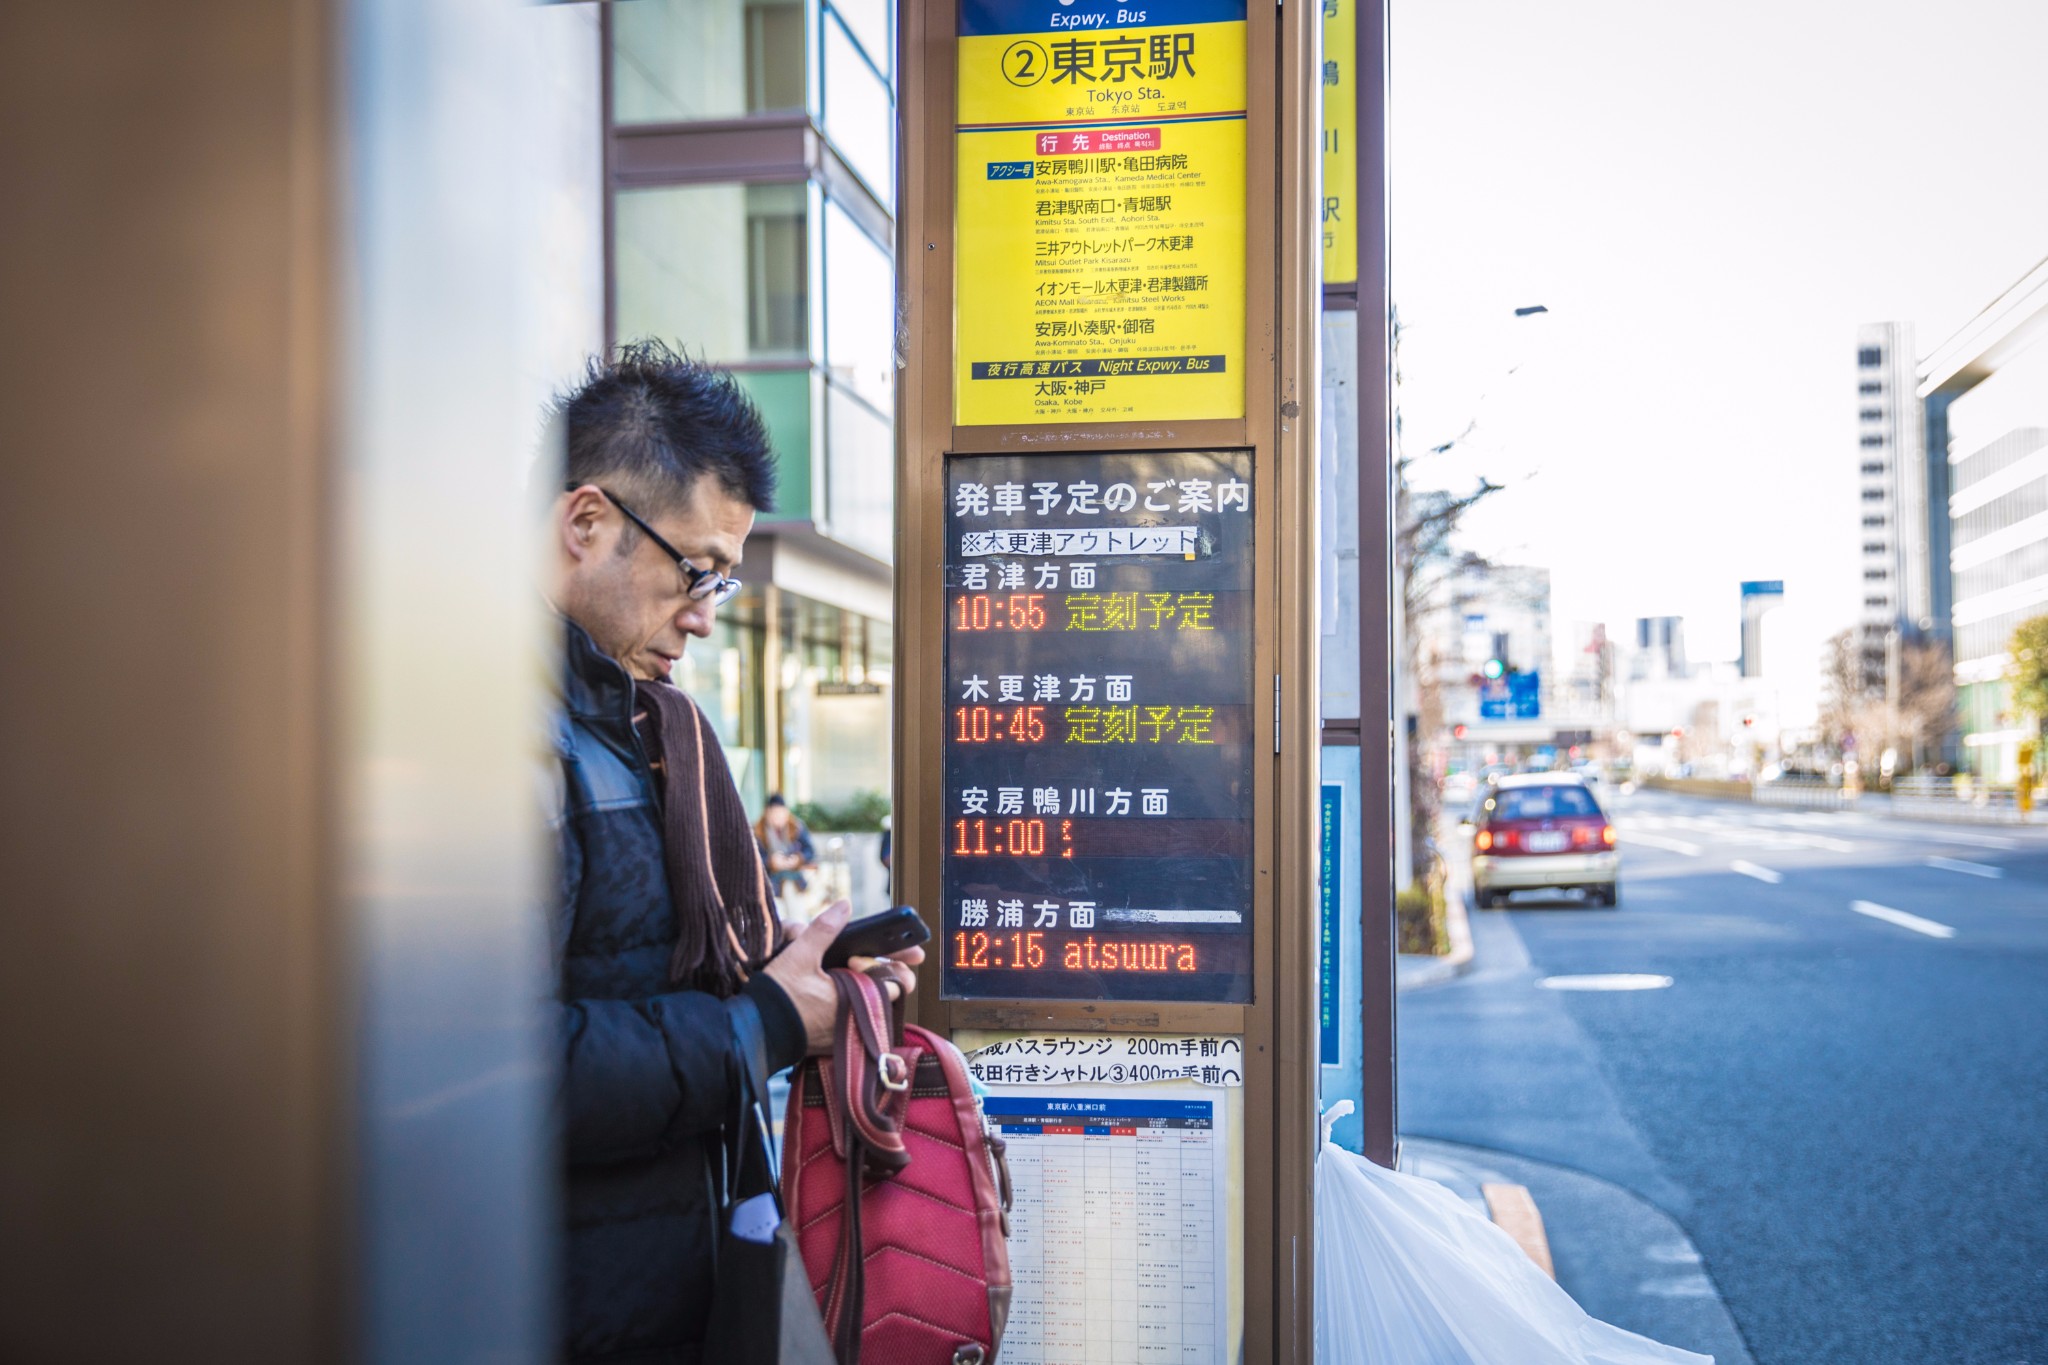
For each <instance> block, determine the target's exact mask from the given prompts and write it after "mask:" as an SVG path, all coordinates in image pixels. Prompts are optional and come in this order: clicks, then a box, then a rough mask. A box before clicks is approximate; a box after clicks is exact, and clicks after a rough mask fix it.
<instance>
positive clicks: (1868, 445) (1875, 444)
mask: <svg viewBox="0 0 2048 1365" xmlns="http://www.w3.org/2000/svg"><path fill="white" fill-rule="evenodd" d="M1861 444H1862V445H1863V447H1864V448H1865V449H1866V450H1874V449H1877V448H1879V447H1881V446H1883V445H1884V437H1882V436H1865V437H1864V438H1863V439H1862V442H1861Z"/></svg>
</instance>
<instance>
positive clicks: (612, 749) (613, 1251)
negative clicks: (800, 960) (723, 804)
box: [552, 623, 804, 1365]
mask: <svg viewBox="0 0 2048 1365" xmlns="http://www.w3.org/2000/svg"><path fill="white" fill-rule="evenodd" d="M565 624H566V625H567V634H568V659H567V664H568V666H567V668H566V670H565V673H564V677H563V689H562V709H561V712H560V713H559V715H558V716H557V717H556V720H555V727H554V728H555V748H556V750H557V752H558V755H559V757H560V760H561V774H562V784H561V786H560V788H559V789H558V792H557V797H558V806H557V810H556V812H555V815H556V819H555V829H556V835H557V843H558V848H559V853H560V871H561V884H560V890H559V894H558V895H557V896H556V898H555V903H554V906H553V907H552V915H553V926H552V927H553V931H554V953H555V965H556V972H557V979H556V998H557V1002H558V1006H559V1014H560V1021H559V1022H560V1032H561V1040H562V1043H561V1045H562V1050H563V1051H562V1092H561V1120H560V1121H561V1124H562V1142H563V1146H564V1148H565V1149H566V1155H567V1158H568V1183H567V1205H568V1208H567V1213H568V1240H567V1243H566V1245H565V1247H564V1270H565V1272H566V1275H567V1286H566V1295H565V1299H564V1303H563V1308H564V1316H565V1322H564V1335H565V1338H566V1347H565V1354H566V1355H567V1357H568V1358H569V1359H572V1360H575V1361H579V1362H581V1361H590V1362H599V1361H602V1362H605V1365H683V1363H684V1362H690V1363H691V1365H694V1362H696V1361H697V1360H698V1359H699V1351H698V1343H699V1342H701V1341H702V1340H703V1336H704V1323H705V1315H706V1313H707V1311H708V1309H709V1307H710V1302H711V1245H712V1241H711V1239H712V1231H713V1210H714V1209H715V1208H716V1193H715V1191H714V1189H713V1184H712V1182H713V1181H714V1180H715V1179H716V1178H717V1172H718V1169H719V1168H718V1166H717V1164H716V1163H717V1160H718V1151H719V1144H720V1130H721V1125H723V1124H724V1123H725V1122H726V1120H727V1116H728V1115H729V1113H730V1112H731V1107H732V1104H733V1096H734V1085H735V1083H736V1081H737V1078H738V1076H739V1074H740V1073H739V1071H738V1067H739V1054H738V1050H737V1045H736V1043H735V1035H734V1027H735V1017H736V1016H738V1015H740V1014H743V1013H747V1012H752V1013H754V1014H755V1015H756V1016H757V1017H758V1018H759V1020H760V1024H761V1029H762V1032H763V1033H764V1034H765V1036H766V1038H767V1040H768V1061H769V1066H770V1068H771V1069H772V1070H780V1069H781V1068H783V1067H786V1066H789V1065H792V1064H794V1063H795V1062H796V1061H798V1060H799V1059H801V1057H802V1056H803V1053H804V1030H803V1022H802V1020H801V1019H799V1018H798V1016H797V1013H796V1010H795V1008H794V1007H793V1006H792V1005H791V1004H790V1003H789V998H788V997H787V996H786V995H784V994H783V992H782V990H781V989H780V988H779V987H777V986H776V985H775V984H774V982H772V981H770V980H769V979H768V978H767V977H766V976H765V975H758V974H757V975H756V976H755V978H754V980H753V981H752V982H751V983H750V984H749V985H748V987H747V989H746V990H745V991H744V992H742V993H741V994H739V995H737V996H734V997H733V998H731V999H729V1000H721V999H719V998H718V997H716V996H712V995H707V994H705V993H703V992H701V991H687V990H677V989H674V988H673V987H672V986H671V985H670V983H669V979H668V973H669V954H670V952H671V950H672V949H673V948H674V946H675V941H676V914H675V908H674V906H673V905H672V904H671V903H670V900H669V890H668V880H667V875H666V873H665V871H664V870H663V863H662V855H661V826H660V818H659V817H660V811H659V808H658V806H657V804H656V803H657V798H656V795H655V785H654V780H653V775H652V773H651V772H650V771H649V770H648V766H647V759H646V756H645V754H644V753H643V752H642V750H641V747H640V740H639V737H638V735H637V734H636V733H635V731H634V727H633V706H634V702H633V685H632V681H631V679H630V678H629V677H628V676H627V674H626V671H625V670H624V669H623V668H621V667H620V666H619V664H618V663H616V662H615V661H614V660H612V659H611V658H609V657H607V656H606V655H605V654H603V653H601V652H600V651H599V650H598V648H597V646H596V645H595V644H593V643H592V642H591V639H590V637H589V636H588V635H587V634H585V633H584V631H583V630H582V629H581V628H580V627H578V626H576V625H574V624H573V623H565ZM740 1022H741V1023H742V1024H743V1023H744V1022H745V1021H740Z"/></svg>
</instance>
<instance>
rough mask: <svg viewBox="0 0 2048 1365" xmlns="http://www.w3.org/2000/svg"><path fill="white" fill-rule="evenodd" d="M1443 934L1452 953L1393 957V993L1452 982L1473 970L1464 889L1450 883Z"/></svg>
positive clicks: (1445, 895)
mask: <svg viewBox="0 0 2048 1365" xmlns="http://www.w3.org/2000/svg"><path fill="white" fill-rule="evenodd" d="M1444 933H1445V935H1446V936H1447V937H1448V938H1449V939H1450V940H1451V951H1450V952H1448V953H1446V954H1444V955H1443V956H1442V957H1425V956H1423V955H1422V954H1420V953H1398V954H1396V955H1395V957H1394V989H1395V990H1396V991H1410V990H1414V989H1416V988H1417V987H1420V986H1436V985H1441V984H1442V983H1444V982H1446V981H1451V980H1455V979H1456V978H1458V977H1461V976H1463V975H1464V974H1465V973H1466V972H1469V971H1471V970H1472V922H1471V920H1470V919H1469V918H1467V916H1466V913H1465V887H1464V885H1463V883H1462V882H1458V881H1451V882H1447V883H1446V884H1445V886H1444Z"/></svg>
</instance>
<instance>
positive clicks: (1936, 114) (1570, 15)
mask: <svg viewBox="0 0 2048 1365" xmlns="http://www.w3.org/2000/svg"><path fill="white" fill-rule="evenodd" d="M1390 4H1391V8H1392V29H1393V31H1392V46H1391V52H1392V64H1393V101H1394V103H1393V114H1392V119H1391V122H1390V133H1389V137H1390V147H1389V158H1390V165H1391V173H1392V176H1393V292H1394V300H1395V306H1396V308H1397V309H1398V311H1399V315H1400V318H1401V322H1402V327H1403V331H1402V340H1401V356H1400V361H1401V371H1402V383H1401V390H1400V395H1399V402H1400V409H1401V413H1402V421H1403V428H1404V445H1405V447H1406V449H1407V450H1408V452H1409V453H1410V454H1421V453H1422V452H1424V451H1426V450H1427V449H1428V448H1430V447H1432V446H1435V445H1437V444H1439V443H1441V442H1443V441H1446V440H1449V439H1451V438H1452V437H1455V436H1457V435H1458V434H1459V433H1460V432H1462V431H1464V430H1465V429H1466V427H1467V426H1468V425H1469V424H1471V423H1473V422H1474V420H1475V419H1476V421H1477V425H1476V427H1474V428H1473V430H1472V432H1471V435H1470V436H1469V437H1468V438H1467V439H1466V440H1465V441H1464V442H1462V443H1461V444H1460V445H1458V446H1457V447H1454V448H1453V449H1452V450H1451V451H1449V452H1447V453H1445V454H1443V455H1439V456H1424V457H1423V460H1422V462H1421V464H1420V465H1419V466H1418V467H1417V470H1416V475H1417V483H1418V485H1420V486H1425V487H1427V486H1432V485H1437V486H1448V487H1461V486H1469V485H1470V484H1471V482H1472V481H1473V480H1474V479H1476V477H1477V476H1478V475H1480V474H1482V473H1483V474H1485V475H1487V476H1489V477H1491V478H1492V479H1493V480H1494V482H1496V483H1503V484H1505V485H1507V488H1506V490H1505V491H1503V492H1501V493H1498V494H1496V495H1494V496H1493V497H1492V498H1491V499H1489V500H1488V501H1487V502H1486V503H1485V504H1482V506H1481V507H1479V508H1478V509H1476V510H1475V511H1474V513H1473V514H1472V517H1471V519H1470V521H1469V523H1468V530H1467V534H1466V536H1465V541H1466V543H1467V544H1468V545H1469V546H1470V547H1471V548H1473V549H1477V550H1480V551H1482V552H1484V553H1487V554H1490V555H1492V556H1493V557H1495V558H1496V559H1499V560H1502V561H1505V562H1512V563H1530V564H1541V565H1547V566H1548V567H1549V568H1550V569H1551V570H1552V612H1553V619H1554V621H1555V628H1556V631H1555V633H1556V636H1557V639H1558V640H1559V642H1560V646H1561V647H1568V646H1569V641H1570V639H1571V623H1572V622H1574V621H1604V622H1606V623H1607V624H1608V627H1609V630H1610V633H1612V634H1615V635H1622V634H1625V633H1626V632H1628V631H1629V630H1630V629H1631V626H1630V623H1631V622H1633V620H1634V619H1635V618H1636V617H1639V616H1653V615H1654V616H1662V615H1678V616H1683V617H1685V618H1686V635H1687V644H1688V647H1689V651H1690V653H1691V654H1692V656H1693V657H1694V658H1695V659H1716V658H1720V659H1732V658H1734V657H1735V655H1736V652H1737V648H1738V634H1739V631H1738V626H1739V620H1740V618H1739V611H1738V599H1737V585H1738V584H1739V583H1740V582H1741V581H1742V580H1744V579H1759V578H1760V579H1771V578H1779V579H1783V580H1785V587H1786V593H1787V598H1786V605H1785V608H1784V609H1783V614H1782V616H1781V617H1779V618H1777V619H1775V620H1773V622H1772V623H1771V625H1772V630H1771V635H1770V642H1771V643H1772V644H1773V645H1776V644H1778V643H1780V642H1782V644H1783V646H1784V648H1783V650H1782V655H1783V656H1784V657H1777V658H1768V659H1767V664H1768V666H1769V672H1770V673H1771V674H1772V675H1775V676H1776V677H1778V678H1779V679H1781V680H1782V681H1783V682H1784V683H1785V684H1786V685H1787V686H1788V687H1790V688H1792V689H1793V690H1795V691H1797V690H1801V688H1802V686H1806V687H1810V686H1811V684H1812V683H1813V681H1814V674H1815V670H1816V668H1817V660H1818V654H1819V650H1820V647H1821V644H1822V642H1823V640H1824V639H1825V638H1826V636H1828V635H1829V634H1832V633H1833V632H1835V631H1837V630H1841V629H1844V628H1846V627H1848V626H1849V625H1850V624H1852V622H1853V621H1854V620H1855V618H1856V615H1857V613H1858V610H1859V604H1860V601H1861V598H1862V591H1861V590H1862V578H1861V565H1860V563H1859V561H1858V545H1859V544H1860V534H1859V532H1860V527H1859V525H1858V521H1859V515H1860V514H1859V511H1858V501H1857V466H1858V464H1859V463H1860V454H1861V452H1860V451H1859V449H1858V447H1857V444H1856V434H1855V417H1856V402H1855V398H1856V394H1855V381H1856V375H1855V369H1854V361H1855V354H1854V353H1855V334H1856V328H1857V326H1858V325H1859V324H1861V323H1865V322H1876V321H1893V320H1904V321H1911V322H1913V323H1914V324H1915V325H1916V328H1917V333H1918V337H1917V344H1916V349H1917V350H1918V352H1919V353H1920V354H1921V355H1925V354H1927V353H1928V352H1929V351H1932V350H1933V349H1934V348H1935V347H1936V346H1938V345H1939V344H1940V343H1941V342H1942V341H1943V340H1945V339H1946V338H1947V337H1948V336H1949V335H1950V334H1952V333H1953V332H1954V331H1956V330H1957V329H1958V328H1959V327H1961V326H1962V325H1963V324H1964V323H1965V322H1967V321H1968V320H1969V318H1970V317H1972V316H1973V315H1974V314H1975V313H1976V312H1977V311H1978V310H1980V309H1981V308H1983V307H1984V306H1985V305H1986V304H1988V303H1989V302H1991V300H1992V299H1993V298H1994V297H1996V296H1997V295H1998V294H1999V293H2000V292H2002V291H2003V290H2004V289H2005V288H2006V287H2007V286H2009V285H2010V284H2012V283H2013V282H2014V281H2016V280H2017V279H2018V278H2019V277H2020V276H2021V275H2023V274H2025V273H2026V272H2027V271H2028V270H2029V269H2030V268H2032V267H2033V265H2034V264H2035V263H2036V262H2037V261H2039V260H2040V259H2042V257H2044V256H2048V82H2044V81H2043V79H2042V67H2041V54H2042V53H2043V52H2044V51H2048V0H1940V3H1934V0H1923V3H1917V4H1904V3H1899V2H1898V0H1859V2H1858V3H1855V4H1849V3H1841V2H1840V0H1774V2H1773V3H1758V2H1757V0H1721V3H1718V4H1716V5H1712V6H1706V5H1685V6H1679V5H1664V4H1655V3H1645V0H1627V3H1619V2H1617V0H1540V2H1536V3H1532V2H1531V0H1390ZM1535 304H1542V305H1544V306H1545V307H1546V308H1547V309H1549V312H1548V313H1547V314H1542V315H1537V316H1534V317H1530V318H1526V319H1517V318H1515V316H1514V310H1515V309H1516V308H1517V307H1525V306H1530V305H1535Z"/></svg>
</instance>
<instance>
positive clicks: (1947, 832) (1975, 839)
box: [1900, 825, 2018, 849]
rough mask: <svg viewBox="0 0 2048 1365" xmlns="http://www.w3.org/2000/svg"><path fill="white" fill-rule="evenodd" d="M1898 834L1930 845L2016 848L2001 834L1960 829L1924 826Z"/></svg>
mask: <svg viewBox="0 0 2048 1365" xmlns="http://www.w3.org/2000/svg"><path fill="white" fill-rule="evenodd" d="M1900 832H1901V833H1903V834H1905V835H1906V836H1907V837H1908V838H1912V839H1920V840H1923V841H1925V842H1927V843H1930V844H1968V845H1970V846H1971V847H1972V848H1999V849H2008V848H2017V847H2018V845H2017V844H2015V843H2014V842H2013V841H2012V840H2010V839H2008V838H2006V837H2005V836H2004V835H2003V834H1971V833H1969V832H1967V831H1965V830H1960V829H1938V830H1937V829H1928V828H1927V827H1926V826H1924V825H1923V826H1921V827H1920V828H1918V829H1911V828H1908V829H1904V830H1901V831H1900Z"/></svg>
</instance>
